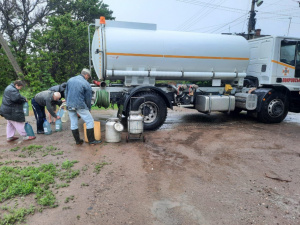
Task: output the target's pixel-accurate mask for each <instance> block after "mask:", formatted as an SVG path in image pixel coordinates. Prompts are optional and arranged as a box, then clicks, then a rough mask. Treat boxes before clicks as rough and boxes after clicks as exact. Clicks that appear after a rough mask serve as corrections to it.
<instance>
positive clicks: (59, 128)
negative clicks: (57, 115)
mask: <svg viewBox="0 0 300 225" xmlns="http://www.w3.org/2000/svg"><path fill="white" fill-rule="evenodd" d="M55 131H62V122H61V119H59V120H56V121H55Z"/></svg>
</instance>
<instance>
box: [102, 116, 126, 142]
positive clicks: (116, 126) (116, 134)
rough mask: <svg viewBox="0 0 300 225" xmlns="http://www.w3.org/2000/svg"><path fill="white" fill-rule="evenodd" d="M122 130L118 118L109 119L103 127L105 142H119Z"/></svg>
mask: <svg viewBox="0 0 300 225" xmlns="http://www.w3.org/2000/svg"><path fill="white" fill-rule="evenodd" d="M123 129H124V127H123V125H122V124H121V123H120V119H119V118H109V119H108V120H107V122H106V125H105V141H106V142H120V141H121V132H122V131H123Z"/></svg>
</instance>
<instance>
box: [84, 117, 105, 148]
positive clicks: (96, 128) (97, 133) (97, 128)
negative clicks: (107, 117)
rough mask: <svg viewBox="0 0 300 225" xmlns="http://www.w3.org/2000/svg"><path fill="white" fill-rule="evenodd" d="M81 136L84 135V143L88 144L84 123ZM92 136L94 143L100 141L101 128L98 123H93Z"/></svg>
mask: <svg viewBox="0 0 300 225" xmlns="http://www.w3.org/2000/svg"><path fill="white" fill-rule="evenodd" d="M83 134H84V141H85V142H87V143H88V142H89V140H88V138H87V133H86V123H84V124H83ZM94 136H95V140H96V141H100V140H101V127H100V121H94Z"/></svg>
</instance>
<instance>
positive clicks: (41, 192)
mask: <svg viewBox="0 0 300 225" xmlns="http://www.w3.org/2000/svg"><path fill="white" fill-rule="evenodd" d="M31 149H40V148H39V147H38V148H31ZM12 162H13V161H12ZM76 162H78V161H69V160H66V161H65V162H63V163H62V164H61V166H60V165H59V164H58V163H56V164H53V163H50V164H42V165H40V166H39V167H34V166H27V167H19V166H6V165H5V166H2V167H0V203H4V202H5V201H7V200H9V199H14V198H15V197H21V199H22V198H24V196H27V195H29V194H33V195H35V199H36V203H37V204H38V205H40V206H42V207H50V208H53V207H57V206H58V203H57V199H56V196H55V194H54V192H53V191H54V189H58V188H63V187H67V186H69V184H67V183H69V182H71V179H73V178H75V177H77V176H78V175H79V174H80V172H79V170H73V169H72V168H71V167H73V165H74V164H75V163H76ZM58 180H62V181H64V183H60V184H57V182H58ZM73 198H74V196H73ZM73 198H72V196H71V197H69V200H73ZM17 206H18V202H17V201H16V202H15V206H14V209H13V210H11V209H10V208H9V207H7V206H2V207H1V209H2V210H7V211H8V214H5V215H0V225H2V224H3V225H4V224H15V223H19V222H23V221H24V220H25V217H26V216H27V215H28V214H33V213H34V212H35V208H34V207H30V208H27V209H26V208H19V209H17Z"/></svg>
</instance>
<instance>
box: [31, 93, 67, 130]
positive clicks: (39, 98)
mask: <svg viewBox="0 0 300 225" xmlns="http://www.w3.org/2000/svg"><path fill="white" fill-rule="evenodd" d="M60 97H61V95H60V93H59V92H54V91H42V92H40V93H38V94H36V96H35V97H34V98H33V99H32V100H31V104H32V109H33V112H34V116H35V119H36V126H37V133H38V134H44V128H43V123H44V120H45V119H46V114H45V106H46V108H47V110H48V112H49V113H50V114H51V116H53V117H54V118H56V119H60V117H59V116H57V115H56V114H55V112H54V111H53V105H59V106H60V105H61V104H62V101H61V100H59V99H60Z"/></svg>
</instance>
